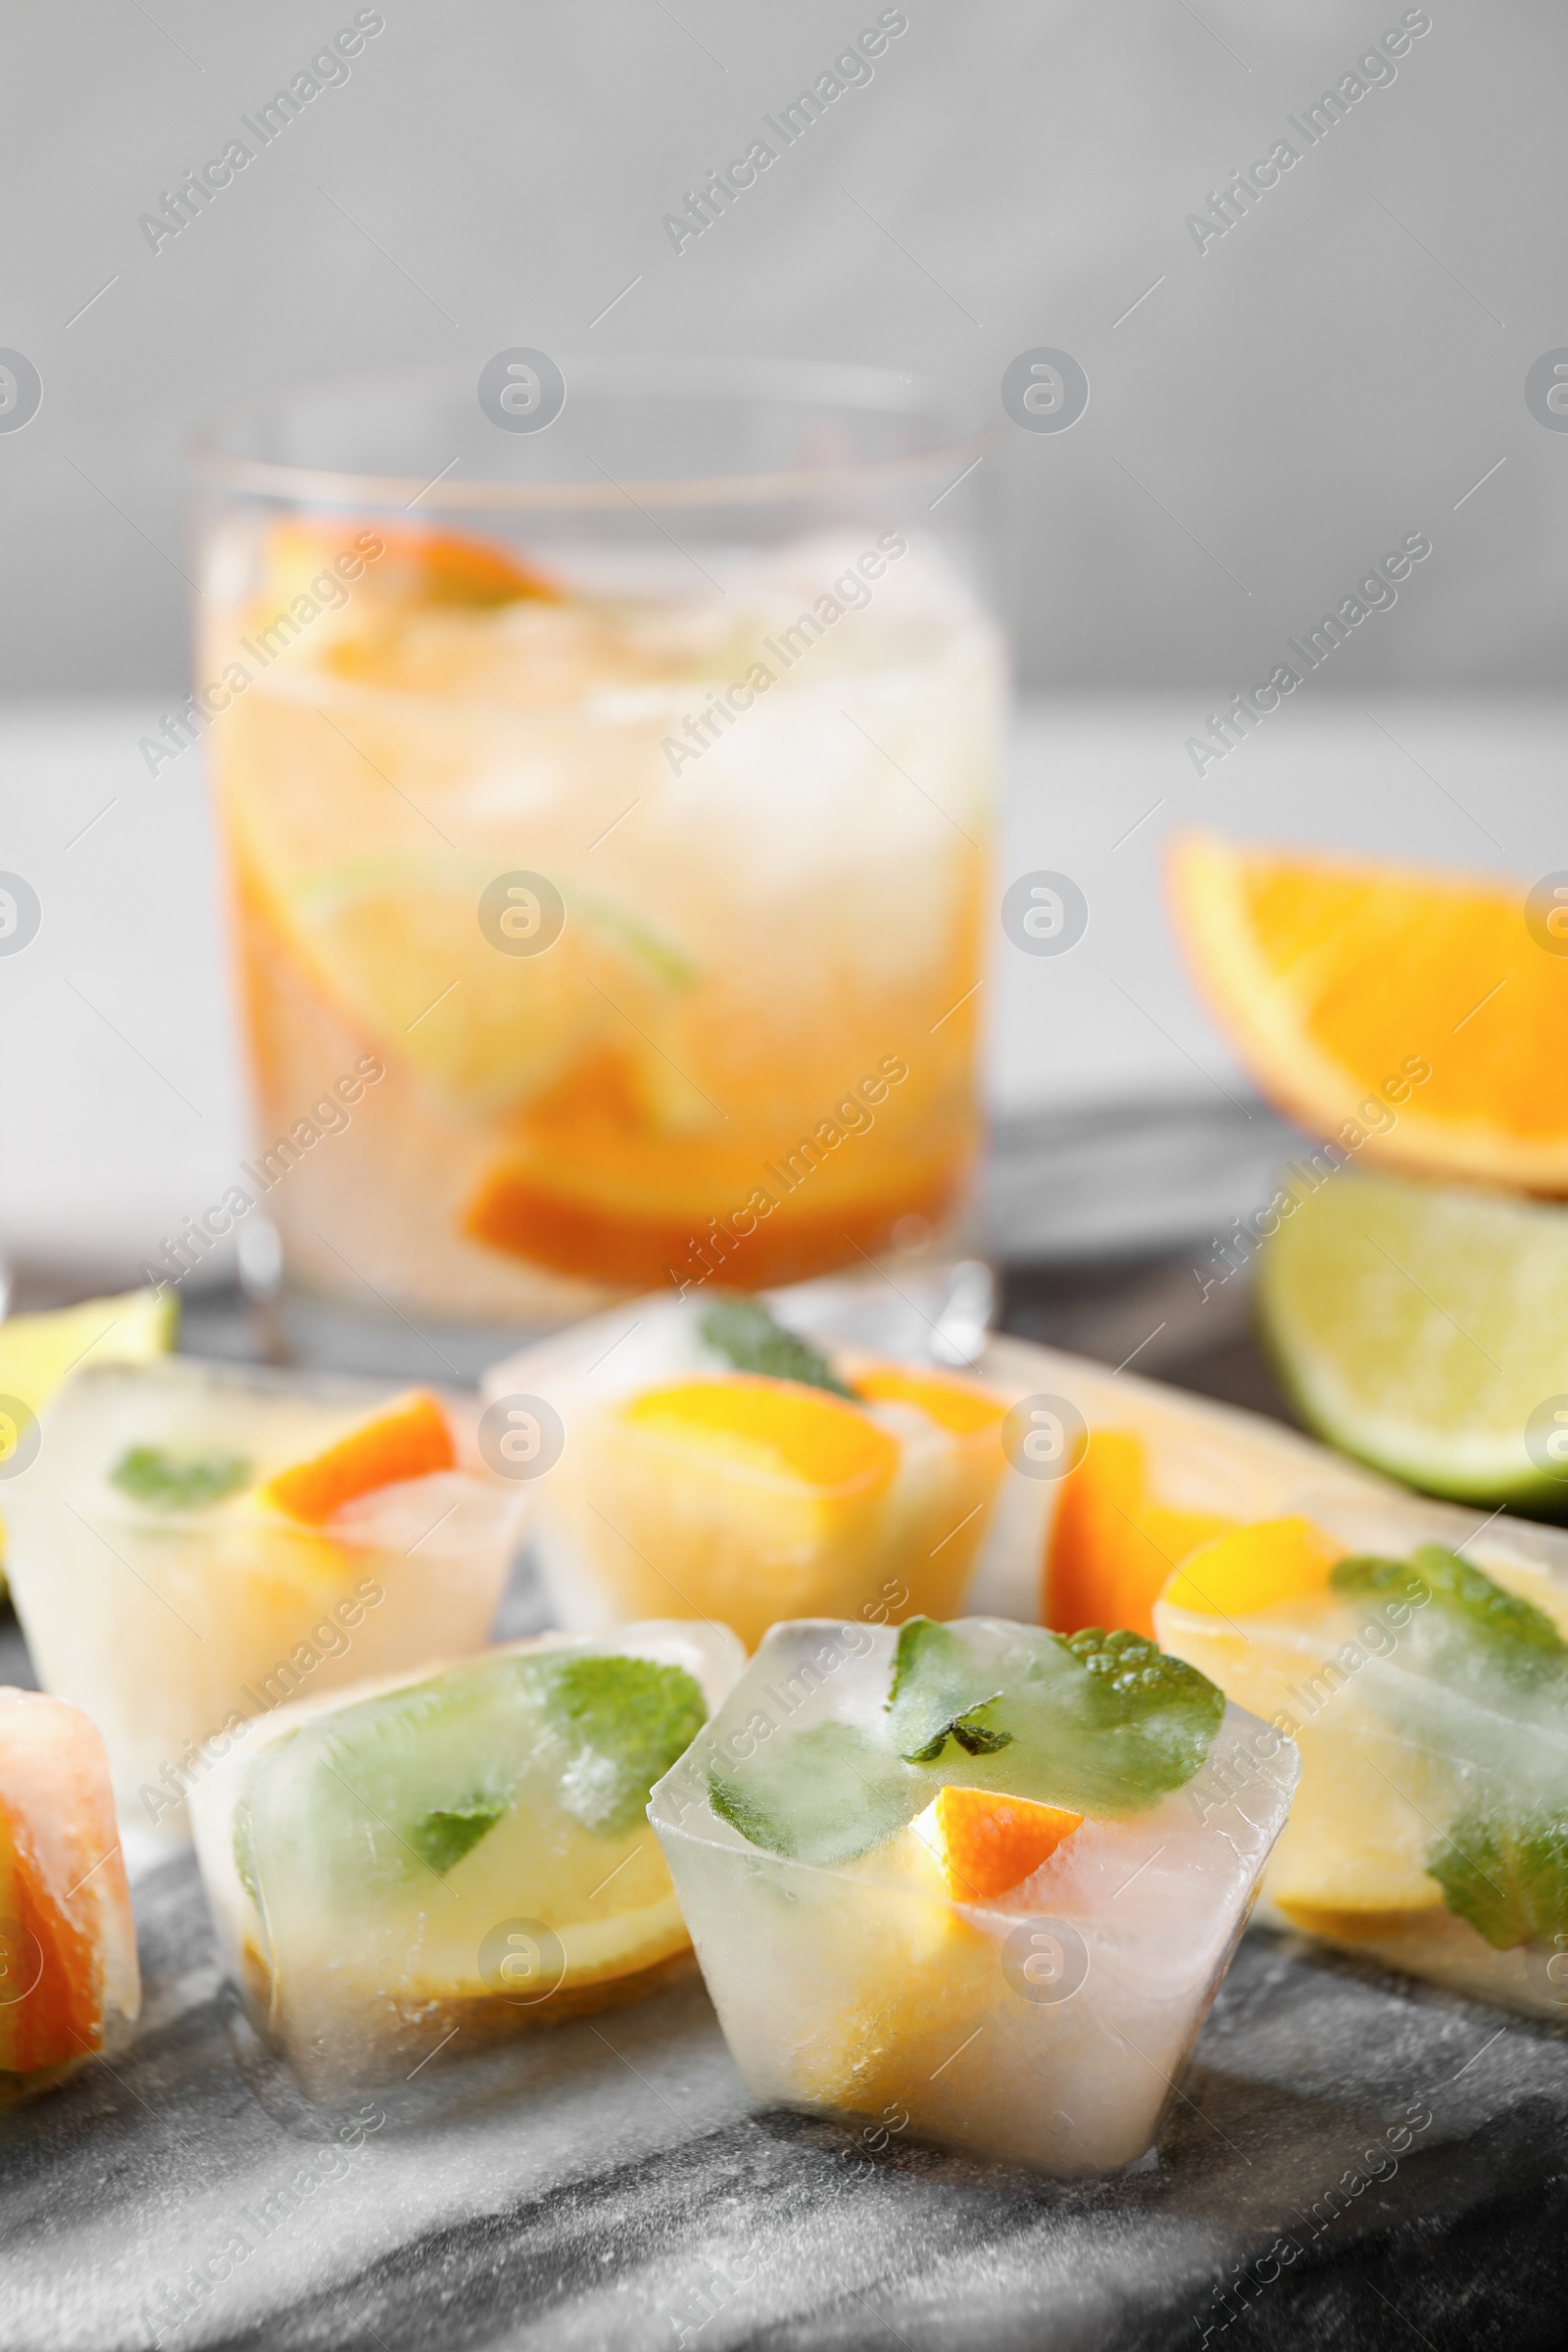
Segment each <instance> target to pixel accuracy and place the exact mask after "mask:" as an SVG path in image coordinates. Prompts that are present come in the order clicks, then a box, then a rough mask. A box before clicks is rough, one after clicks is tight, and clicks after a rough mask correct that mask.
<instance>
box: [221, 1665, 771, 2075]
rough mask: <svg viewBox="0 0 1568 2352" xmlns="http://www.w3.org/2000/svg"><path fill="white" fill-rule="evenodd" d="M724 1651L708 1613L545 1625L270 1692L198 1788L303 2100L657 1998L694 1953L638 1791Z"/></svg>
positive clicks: (240, 1942)
mask: <svg viewBox="0 0 1568 2352" xmlns="http://www.w3.org/2000/svg"><path fill="white" fill-rule="evenodd" d="M741 1664H742V1653H741V1649H740V1645H739V1643H738V1642H736V1640H735V1638H734V1636H733V1635H731V1634H728V1633H725V1632H724V1631H723V1630H722V1629H720V1628H709V1627H706V1626H697V1625H690V1624H647V1625H640V1626H628V1627H626V1628H624V1629H623V1630H622V1631H621V1632H620V1633H619V1634H617V1635H611V1636H605V1637H602V1638H597V1639H596V1638H594V1637H577V1638H571V1637H567V1636H562V1635H546V1636H544V1637H543V1638H541V1639H538V1640H535V1641H531V1642H515V1643H512V1644H509V1645H507V1646H505V1647H503V1648H499V1649H494V1650H490V1651H487V1652H486V1653H485V1654H484V1656H482V1657H480V1658H476V1659H472V1660H469V1661H467V1662H466V1663H460V1664H457V1665H452V1666H442V1667H437V1668H432V1669H430V1670H429V1671H428V1672H426V1673H425V1674H422V1675H420V1676H418V1677H416V1678H409V1677H404V1678H402V1679H400V1680H392V1681H388V1682H385V1683H379V1684H374V1685H369V1686H366V1687H362V1688H359V1689H356V1690H354V1691H347V1692H343V1693H338V1694H333V1695H331V1696H328V1697H326V1698H323V1699H313V1700H310V1701H306V1702H303V1703H300V1704H296V1705H294V1706H290V1707H286V1708H280V1709H279V1710H278V1712H277V1714H275V1715H274V1716H272V1717H271V1718H270V1720H269V1721H268V1722H267V1723H266V1724H265V1725H263V1726H259V1727H258V1729H257V1730H256V1731H255V1732H254V1733H253V1735H252V1736H251V1738H250V1739H249V1740H248V1741H247V1742H246V1744H245V1745H244V1747H243V1748H240V1749H238V1750H236V1751H234V1752H233V1753H231V1754H230V1755H229V1756H227V1757H226V1758H225V1759H224V1760H223V1761H221V1763H219V1764H217V1765H216V1766H215V1767H214V1769H213V1771H212V1772H211V1773H210V1774H209V1775H208V1776H207V1777H206V1778H205V1779H203V1780H202V1781H201V1783H200V1784H199V1786H198V1787H197V1788H196V1789H194V1791H193V1793H192V1798H191V1809H192V1813H193V1816H194V1821H195V1830H196V1846H197V1856H198V1859H199V1861H200V1864H201V1870H202V1877H203V1881H204V1883H205V1885H206V1887H207V1893H208V1899H209V1901H210V1903H211V1905H212V1908H213V1912H214V1915H215V1917H216V1919H217V1921H218V1925H219V1930H220V1936H221V1941H222V1944H223V1947H224V1950H225V1952H226V1955H227V1959H228V1965H229V1968H230V1971H231V1973H232V1975H233V1976H234V1978H235V1980H236V1981H237V1983H238V1984H239V1985H240V1987H241V1990H242V1992H243V1994H244V1997H245V2000H246V2003H247V2006H248V2008H249V2010H250V2013H251V2016H252V2018H253V2020H254V2022H255V2024H256V2026H257V2029H258V2031H259V2032H262V2033H264V2034H267V2035H268V2036H269V2037H270V2039H271V2040H272V2041H273V2042H274V2043H275V2044H276V2045H277V2046H278V2047H279V2048H280V2049H281V2050H282V2052H283V2054H284V2056H285V2057H286V2058H287V2060H288V2062H289V2064H290V2065H291V2066H292V2067H293V2068H294V2070H295V2072H296V2074H297V2075H298V2076H299V2077H300V2079H301V2081H302V2082H304V2083H305V2085H306V2087H307V2089H308V2090H310V2091H311V2092H312V2094H313V2095H314V2096H317V2097H322V2098H326V2097H331V2096H333V2095H335V2094H336V2093H338V2092H339V2091H341V2090H344V2089H346V2088H348V2087H350V2086H352V2085H354V2084H357V2083H360V2082H370V2081H375V2080H378V2079H381V2078H383V2077H386V2076H388V2075H393V2074H402V2075H408V2074H410V2073H411V2072H412V2071H415V2070H417V2068H418V2067H420V2066H422V2065H423V2064H424V2062H425V2061H427V2060H428V2059H430V2058H432V2057H433V2056H434V2055H435V2054H436V2053H437V2052H438V2051H442V2050H445V2049H446V2048H447V2047H448V2046H449V2045H450V2046H451V2047H452V2048H453V2051H454V2054H466V2053H468V2052H471V2051H473V2050H474V2049H476V2048H478V2047H480V2046H482V2045H483V2044H484V2043H485V2042H488V2041H492V2040H495V2039H497V2038H499V2037H502V2036H507V2035H511V2034H517V2033H522V2032H526V2031H527V2030H529V2029H530V2028H531V2027H534V2026H538V2025H547V2024H553V2023H555V2022H557V2021H558V2020H559V2019H561V2018H563V2017H568V2016H575V2015H578V2014H580V2013H581V2012H583V2011H585V2010H592V2009H597V2008H602V2007H604V2006H605V2005H607V2004H608V2003H610V2002H613V2001H619V2000H626V1999H630V1998H634V1997H636V1996H637V1995H638V1994H640V1993H642V1992H644V1991H647V1990H649V1989H651V1988H652V1987H653V1986H654V1985H657V1984H659V1983H660V1982H662V1979H663V1978H664V1977H665V1976H666V1975H668V1974H669V1973H670V1972H671V1970H673V1969H675V1968H677V1967H678V1966H679V1965H680V1964H681V1963H682V1962H683V1960H684V1959H685V1956H686V1954H687V1952H688V1950H689V1940H688V1936H687V1933H686V1929H685V1925H684V1923H683V1921H682V1919H681V1915H680V1911H679V1908H678V1906H677V1904H676V1901H675V1896H674V1893H673V1891H672V1889H671V1887H670V1881H669V1873H668V1870H667V1868H666V1867H665V1864H664V1861H663V1859H662V1855H661V1853H660V1849H659V1846H658V1843H657V1841H656V1839H655V1838H654V1835H653V1832H652V1831H651V1830H650V1828H649V1826H648V1821H647V1804H648V1796H649V1790H650V1789H651V1787H652V1785H653V1783H654V1782H655V1780H657V1779H658V1778H659V1777H660V1776H661V1775H662V1773H664V1772H665V1771H667V1770H668V1768H669V1766H670V1765H671V1763H672V1762H673V1761H674V1759H675V1758H676V1757H677V1756H678V1755H679V1754H680V1753H681V1751H682V1750H683V1749H684V1748H685V1747H686V1745H687V1743H688V1742H689V1740H691V1739H692V1738H693V1736H694V1735H695V1733H696V1732H697V1731H698V1730H699V1729H700V1727H701V1725H702V1724H703V1722H704V1720H705V1718H706V1717H707V1715H708V1714H709V1712H710V1710H711V1708H712V1706H714V1705H715V1704H716V1703H717V1702H718V1701H719V1700H720V1699H721V1698H722V1697H723V1695H724V1693H725V1692H726V1691H728V1689H729V1687H730V1685H731V1684H732V1683H733V1681H734V1679H735V1676H736V1675H737V1673H738V1672H739V1670H740V1667H741Z"/></svg>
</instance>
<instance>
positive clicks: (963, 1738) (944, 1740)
mask: <svg viewBox="0 0 1568 2352" xmlns="http://www.w3.org/2000/svg"><path fill="white" fill-rule="evenodd" d="M1001 1696H1002V1692H1001V1691H992V1693H991V1696H990V1697H989V1698H982V1699H981V1700H980V1701H979V1702H978V1703H977V1704H976V1705H975V1706H972V1707H966V1708H965V1709H964V1711H963V1713H962V1714H961V1715H955V1716H953V1717H952V1719H951V1720H950V1721H949V1722H947V1723H945V1724H944V1725H943V1726H942V1728H941V1730H940V1731H938V1732H935V1733H933V1735H932V1737H931V1738H930V1739H929V1740H927V1741H926V1743H925V1745H924V1746H923V1747H915V1748H909V1749H907V1750H906V1751H905V1755H904V1760H905V1762H906V1763H907V1764H934V1763H935V1762H936V1761H937V1758H938V1757H939V1756H940V1755H941V1753H942V1751H943V1749H944V1748H945V1747H946V1746H947V1744H948V1741H949V1740H956V1741H957V1742H958V1745H959V1746H960V1747H961V1748H962V1749H963V1751H964V1753H965V1755H969V1756H994V1755H996V1754H997V1753H998V1751H999V1750H1000V1749H1002V1748H1004V1747H1006V1746H1007V1745H1008V1744H1009V1742H1010V1741H1011V1739H1012V1734H1011V1733H1010V1732H997V1731H993V1730H992V1729H991V1728H990V1726H989V1725H987V1724H983V1723H981V1722H980V1721H979V1720H978V1718H979V1717H980V1715H981V1714H982V1713H983V1712H984V1710H985V1709H986V1708H987V1707H989V1706H991V1705H993V1704H994V1703H995V1701H996V1700H997V1699H999V1698H1000V1697H1001Z"/></svg>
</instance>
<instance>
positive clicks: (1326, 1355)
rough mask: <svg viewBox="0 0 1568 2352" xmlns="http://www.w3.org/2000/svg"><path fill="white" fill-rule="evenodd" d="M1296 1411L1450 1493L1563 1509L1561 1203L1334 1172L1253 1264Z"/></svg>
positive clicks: (1567, 1420) (1350, 1446)
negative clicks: (1555, 1203)
mask: <svg viewBox="0 0 1568 2352" xmlns="http://www.w3.org/2000/svg"><path fill="white" fill-rule="evenodd" d="M1259 1304H1260V1309H1261V1316H1262V1325H1263V1334H1264V1338H1265V1340H1266V1341H1267V1343H1268V1346H1269V1348H1270V1349H1271V1351H1272V1353H1273V1355H1274V1357H1275V1359H1276V1362H1277V1363H1278V1366H1279V1369H1280V1373H1281V1376H1282V1378H1283V1379H1284V1381H1285V1383H1286V1385H1287V1387H1288V1388H1289V1390H1290V1392H1291V1394H1292V1396H1293V1397H1294V1398H1295V1400H1296V1403H1297V1405H1298V1406H1299V1410H1300V1412H1301V1414H1302V1417H1303V1418H1304V1419H1305V1420H1306V1421H1308V1422H1309V1423H1310V1424H1311V1426H1312V1427H1313V1428H1314V1429H1316V1430H1317V1431H1319V1432H1320V1433H1321V1435H1322V1436H1324V1437H1325V1438H1328V1439H1329V1440H1330V1441H1331V1443H1332V1444H1334V1445H1336V1446H1341V1447H1343V1449H1344V1450H1345V1451H1346V1452H1347V1453H1352V1454H1356V1455H1358V1456H1359V1457H1360V1458H1361V1460H1363V1461H1367V1462H1371V1463H1373V1464H1374V1465H1375V1466H1376V1467H1377V1468H1378V1469H1380V1470H1386V1471H1389V1472H1391V1473H1392V1474H1393V1476H1395V1477H1396V1478H1402V1479H1405V1480H1407V1481H1408V1483H1409V1484H1410V1485H1412V1486H1416V1487H1424V1488H1425V1489H1426V1490H1427V1491H1428V1492H1429V1493H1431V1494H1434V1495H1451V1496H1453V1497H1454V1498H1455V1499H1456V1500H1459V1501H1463V1502H1480V1503H1494V1504H1500V1503H1506V1504H1510V1505H1511V1506H1512V1507H1513V1508H1514V1509H1516V1510H1521V1511H1526V1512H1531V1513H1535V1514H1537V1515H1544V1516H1549V1517H1552V1518H1558V1517H1564V1516H1568V1209H1564V1208H1557V1207H1550V1206H1547V1205H1545V1204H1544V1203H1541V1202H1534V1201H1515V1200H1509V1199H1506V1198H1503V1197H1501V1196H1499V1195H1495V1194H1488V1193H1469V1192H1455V1191H1447V1190H1439V1189H1438V1188H1437V1187H1434V1186H1429V1185H1421V1184H1410V1183H1404V1182H1401V1181H1399V1180H1397V1179H1396V1178H1393V1177H1384V1176H1355V1175H1350V1174H1348V1173H1337V1174H1335V1175H1333V1176H1331V1177H1330V1178H1328V1179H1327V1180H1326V1181H1325V1182H1324V1183H1323V1184H1322V1185H1321V1186H1320V1187H1319V1189H1318V1191H1316V1192H1315V1193H1313V1194H1311V1195H1310V1196H1309V1197H1308V1198H1307V1199H1305V1200H1302V1201H1299V1203H1298V1205H1297V1207H1296V1209H1295V1212H1294V1214H1292V1215H1290V1216H1289V1217H1287V1218H1286V1219H1285V1220H1284V1221H1283V1222H1282V1223H1281V1225H1280V1228H1279V1230H1278V1232H1277V1233H1276V1234H1275V1235H1274V1237H1273V1239H1272V1240H1271V1241H1270V1242H1268V1244H1267V1245H1266V1246H1265V1248H1264V1250H1263V1252H1262V1258H1261V1265H1260V1269H1259Z"/></svg>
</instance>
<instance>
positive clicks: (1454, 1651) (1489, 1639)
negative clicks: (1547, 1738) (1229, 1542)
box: [1331, 1544, 1568, 1693]
mask: <svg viewBox="0 0 1568 2352" xmlns="http://www.w3.org/2000/svg"><path fill="white" fill-rule="evenodd" d="M1331 1582H1332V1584H1333V1588H1334V1590H1335V1592H1336V1593H1343V1594H1344V1595H1345V1596H1346V1597H1347V1598H1354V1599H1363V1598H1364V1599H1379V1600H1381V1599H1391V1600H1396V1601H1404V1602H1407V1603H1410V1604H1412V1605H1413V1614H1412V1617H1411V1620H1410V1624H1409V1626H1408V1628H1407V1629H1405V1631H1404V1633H1403V1634H1402V1636H1401V1639H1402V1640H1403V1641H1404V1642H1407V1643H1408V1644H1409V1655H1410V1658H1411V1662H1412V1663H1413V1664H1414V1665H1415V1666H1416V1667H1417V1669H1418V1670H1420V1671H1422V1672H1425V1673H1427V1674H1430V1675H1432V1676H1434V1677H1435V1678H1436V1679H1437V1680H1439V1681H1445V1682H1459V1683H1468V1682H1470V1681H1471V1680H1472V1679H1473V1676H1474V1674H1475V1672H1476V1669H1477V1668H1478V1667H1479V1668H1482V1669H1484V1670H1488V1671H1490V1672H1491V1673H1493V1674H1494V1675H1495V1676H1497V1677H1499V1678H1500V1679H1502V1680H1503V1681H1505V1682H1506V1683H1507V1684H1508V1685H1510V1686H1511V1687H1512V1688H1513V1689H1514V1690H1516V1691H1537V1690H1540V1689H1541V1688H1542V1687H1543V1686H1550V1685H1552V1684H1560V1685H1562V1686H1563V1688H1564V1691H1565V1693H1568V1642H1564V1640H1563V1638H1562V1636H1561V1635H1560V1634H1559V1633H1558V1631H1557V1629H1556V1627H1555V1626H1554V1625H1553V1624H1552V1622H1551V1619H1550V1618H1549V1617H1548V1616H1547V1615H1546V1614H1545V1611H1544V1609H1538V1608H1537V1607H1536V1605H1535V1603H1534V1602H1533V1601H1529V1600H1525V1599H1522V1598H1521V1596H1520V1595H1519V1594H1518V1593H1510V1592H1508V1590H1507V1589H1506V1587H1505V1586H1502V1585H1499V1584H1497V1583H1496V1582H1495V1580H1494V1579H1493V1578H1492V1577H1490V1576H1488V1575H1487V1574H1486V1573H1485V1571H1484V1570H1482V1569H1480V1568H1475V1567H1472V1565H1471V1563H1470V1562H1469V1561H1468V1560H1466V1559H1462V1558H1461V1557H1460V1555H1459V1554H1458V1552H1456V1551H1449V1550H1447V1549H1446V1548H1445V1546H1444V1545H1443V1544H1421V1545H1420V1546H1419V1547H1418V1549H1417V1550H1416V1551H1415V1552H1413V1553H1412V1555H1411V1556H1410V1558H1409V1559H1408V1560H1385V1559H1376V1558H1371V1557H1366V1558H1356V1559H1348V1560H1341V1561H1340V1563H1339V1565H1338V1566H1337V1567H1336V1568H1335V1570H1334V1574H1333V1577H1332V1579H1331Z"/></svg>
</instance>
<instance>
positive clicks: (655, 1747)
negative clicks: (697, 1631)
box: [549, 1655, 708, 1838]
mask: <svg viewBox="0 0 1568 2352" xmlns="http://www.w3.org/2000/svg"><path fill="white" fill-rule="evenodd" d="M549 1703H550V1706H551V1712H552V1714H553V1715H554V1716H555V1717H556V1718H557V1720H558V1721H559V1722H560V1724H561V1725H562V1727H563V1728H564V1729H568V1730H569V1732H570V1735H571V1737H572V1739H573V1741H574V1743H575V1745H576V1748H577V1754H576V1755H575V1757H574V1758H573V1760H572V1762H571V1763H569V1764H568V1765H567V1767H566V1769H565V1771H564V1774H563V1776H562V1803H563V1804H564V1806H565V1808H566V1810H567V1811H568V1812H569V1813H571V1814H573V1815H574V1816H575V1818H576V1819H577V1820H578V1821H580V1822H581V1823H582V1824H583V1827H584V1828H585V1829H590V1830H594V1831H597V1832H598V1834H599V1835H600V1836H601V1837H604V1838H618V1837H621V1836H623V1835H624V1834H625V1832H626V1831H627V1830H630V1829H632V1828H634V1827H635V1826H636V1824H637V1822H638V1821H639V1820H640V1819H641V1818H642V1816H643V1814H644V1813H645V1812H646V1811H647V1808H648V1798H649V1794H650V1792H651V1790H652V1789H653V1786H654V1783H655V1782H656V1781H659V1780H662V1779H663V1776H664V1774H665V1773H666V1772H667V1771H668V1770H669V1768H670V1766H671V1765H672V1764H673V1763H674V1762H675V1760H676V1758H677V1757H678V1756H681V1755H684V1754H685V1752H686V1750H687V1748H688V1747H690V1745H691V1743H692V1741H693V1740H695V1739H696V1737H697V1735H698V1733H699V1732H700V1731H701V1730H702V1728H703V1725H704V1724H705V1723H706V1722H707V1721H708V1702H707V1700H706V1699H705V1698H704V1696H703V1693H702V1689H701V1687H700V1685H699V1684H698V1683H697V1682H696V1681H694V1679H693V1678H692V1676H691V1675H689V1674H688V1673H687V1672H686V1670H685V1668H684V1667H682V1666H663V1665H661V1664H660V1662H659V1660H658V1659H657V1658H632V1657H617V1656H613V1655H612V1656H606V1657H585V1658H567V1659H564V1660H563V1662H562V1663H561V1664H560V1665H559V1666H557V1667H556V1668H555V1670H554V1673H553V1674H552V1676H551V1683H550V1701H549Z"/></svg>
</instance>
